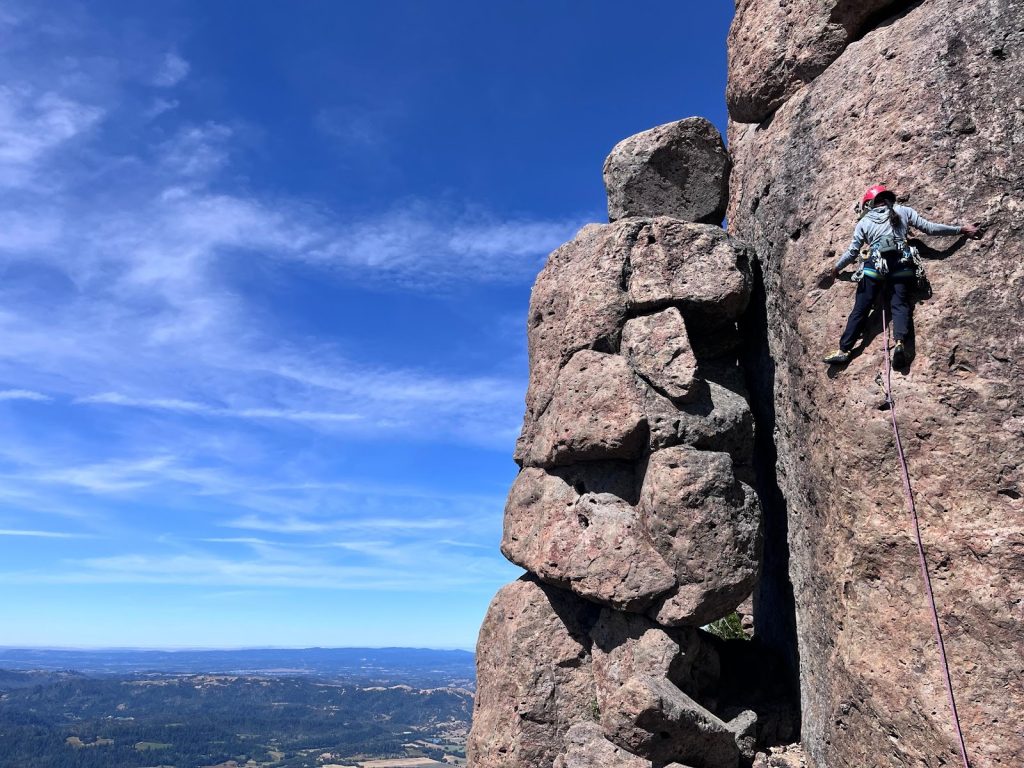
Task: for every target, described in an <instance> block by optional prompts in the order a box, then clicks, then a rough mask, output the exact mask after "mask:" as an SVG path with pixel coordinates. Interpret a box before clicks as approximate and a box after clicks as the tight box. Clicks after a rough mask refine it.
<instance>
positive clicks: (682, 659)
mask: <svg viewBox="0 0 1024 768" xmlns="http://www.w3.org/2000/svg"><path fill="white" fill-rule="evenodd" d="M591 637H592V638H593V641H594V644H593V649H592V654H593V672H594V680H595V685H596V689H597V700H598V706H599V708H600V711H601V725H602V727H603V728H604V730H605V734H606V735H607V737H608V739H609V740H611V741H612V742H614V743H615V744H618V745H619V746H621V747H623V748H625V749H627V750H629V751H631V752H636V753H640V754H642V755H644V756H645V757H648V758H649V759H651V760H654V761H655V762H666V761H672V760H676V761H682V760H685V761H686V762H687V763H689V764H692V765H694V766H701V767H702V768H703V767H704V766H707V767H708V768H711V766H721V767H722V768H726V767H728V768H732V767H733V766H735V765H736V764H737V760H738V757H739V748H738V746H737V744H736V738H735V734H734V733H733V732H732V731H731V730H730V729H729V727H728V726H727V725H726V724H725V723H724V722H722V720H720V719H719V718H718V717H717V716H715V715H714V714H713V713H712V712H711V711H709V710H708V709H707V708H706V707H704V706H703V705H701V704H700V703H698V702H697V701H696V700H695V699H694V698H693V696H692V695H691V694H693V695H700V694H704V695H707V693H708V692H709V691H713V690H714V689H715V688H716V684H717V678H718V658H717V655H716V654H715V652H714V650H713V648H711V647H710V646H709V645H707V644H706V643H705V642H702V640H701V633H699V632H697V631H696V630H686V629H683V630H674V631H673V630H667V629H665V628H662V627H659V626H657V625H656V624H654V623H653V622H651V621H650V620H648V619H645V618H643V617H641V616H628V615H626V614H622V613H618V612H616V611H609V610H605V611H602V612H601V617H600V619H599V620H598V622H597V624H596V625H595V626H594V629H593V631H592V633H591ZM687 691H688V692H689V693H687Z"/></svg>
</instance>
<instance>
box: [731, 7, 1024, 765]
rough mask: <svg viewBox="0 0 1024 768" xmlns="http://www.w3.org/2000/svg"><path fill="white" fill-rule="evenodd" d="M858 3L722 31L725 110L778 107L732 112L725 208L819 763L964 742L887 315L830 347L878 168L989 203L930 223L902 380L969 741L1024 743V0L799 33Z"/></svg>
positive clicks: (954, 206) (966, 201) (960, 200)
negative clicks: (781, 510)
mask: <svg viewBox="0 0 1024 768" xmlns="http://www.w3.org/2000/svg"><path fill="white" fill-rule="evenodd" d="M804 5H806V6H808V8H809V9H811V10H808V11H807V12H801V11H800V8H801V7H802V6H804ZM857 5H858V4H853V3H836V2H826V3H819V2H815V3H810V2H807V3H802V2H795V1H794V2H789V3H779V2H777V1H776V0H764V1H763V2H762V1H761V0H751V2H744V3H739V4H738V7H737V17H736V21H735V24H734V27H733V32H732V34H731V36H730V43H731V50H730V61H731V71H730V84H729V93H730V108H731V110H732V116H733V118H734V120H737V121H741V122H748V121H753V120H759V119H762V118H763V117H764V116H765V114H766V110H770V109H774V110H775V111H774V114H773V115H772V119H771V120H770V122H767V123H765V124H762V125H760V126H753V125H742V124H739V123H735V124H733V125H732V127H731V133H730V142H729V144H730V149H731V151H732V153H733V161H734V171H733V178H732V185H731V186H732V194H733V196H732V200H731V204H730V211H729V217H728V218H729V224H730V227H731V228H732V229H733V230H734V231H735V233H736V234H737V235H738V236H740V237H743V238H744V239H745V240H746V241H748V242H749V243H751V245H752V246H753V247H754V250H755V251H756V253H757V257H758V260H759V262H760V267H761V269H762V270H763V272H764V280H765V292H766V294H767V310H768V330H769V344H770V351H771V353H772V354H771V356H772V358H773V359H774V361H775V378H774V411H775V416H776V419H777V429H776V440H777V448H778V456H779V459H778V467H777V468H778V482H779V486H780V487H781V490H782V492H783V495H784V498H785V502H786V504H787V505H788V526H789V542H790V558H791V560H790V562H791V568H790V570H791V576H792V579H793V588H794V591H795V597H796V609H797V625H798V634H799V655H800V672H801V675H800V676H801V688H802V704H803V711H802V719H803V729H802V737H803V742H804V748H805V750H806V753H807V755H806V758H807V762H808V765H810V766H815V767H816V768H825V767H826V766H828V767H831V766H841V765H858V766H859V765H873V766H880V767H882V768H889V767H890V766H893V767H895V766H906V765H921V766H925V765H928V766H937V765H959V764H961V761H960V758H959V756H958V754H957V751H956V749H955V746H954V740H953V739H954V737H953V731H952V727H951V725H950V722H949V715H948V712H949V709H948V705H947V703H946V698H945V692H944V688H943V682H942V680H943V677H942V671H941V668H940V665H939V658H938V653H937V651H936V645H935V640H934V638H933V634H932V628H931V624H930V619H929V615H928V609H927V603H926V600H925V597H924V594H923V589H922V584H921V577H920V575H919V572H918V563H917V557H916V551H915V547H914V544H913V539H912V537H911V534H910V528H909V521H908V517H907V514H906V512H905V511H904V502H903V499H902V493H901V487H900V479H899V475H898V465H897V463H896V457H895V455H894V449H893V440H892V432H891V426H890V424H889V423H888V421H887V419H888V412H887V411H880V410H879V409H878V408H879V405H880V403H881V401H882V398H881V397H880V393H879V389H878V387H877V386H876V385H875V384H874V383H873V382H874V379H875V375H876V372H877V371H878V370H879V369H880V368H881V367H882V365H883V351H882V339H881V338H880V337H879V336H877V335H876V334H878V333H879V326H878V321H877V320H876V322H875V324H874V326H873V330H872V331H871V333H870V334H869V338H868V339H867V340H866V342H865V343H864V344H863V345H862V348H861V349H862V353H861V354H860V355H859V356H857V357H855V358H854V360H853V362H852V363H851V364H850V365H848V366H847V367H845V368H844V369H842V370H836V369H829V368H828V367H826V366H824V365H822V364H821V363H820V362H819V358H820V356H821V355H823V354H824V353H825V352H826V351H828V350H829V349H831V348H834V347H835V346H836V341H837V339H838V336H839V334H840V331H841V329H842V327H843V324H844V323H845V320H846V316H847V314H848V312H849V310H850V309H851V307H852V303H853V286H852V284H850V283H849V282H845V281H839V282H837V283H836V284H835V285H831V286H828V285H827V283H824V284H823V283H820V282H819V278H820V275H821V273H822V272H823V271H824V270H826V269H827V268H828V267H829V266H830V265H831V264H832V263H833V262H834V260H835V258H836V257H837V256H838V254H839V253H841V252H842V251H843V250H844V249H845V248H846V247H847V244H848V243H849V238H850V235H851V234H852V229H853V226H854V223H855V221H854V218H853V216H852V215H851V213H850V209H851V206H852V205H853V203H854V202H856V201H857V200H858V199H859V197H860V194H861V193H862V191H863V189H864V188H865V187H867V186H868V185H869V184H871V183H875V182H882V183H885V184H886V185H888V186H890V187H891V188H894V189H895V190H896V191H897V192H898V194H899V196H900V199H901V200H902V201H905V202H906V203H907V204H909V205H911V206H913V207H915V208H916V209H917V210H919V211H920V212H921V213H922V214H923V215H924V216H925V217H927V218H928V219H931V220H933V221H942V222H947V223H958V222H964V221H968V222H969V221H985V222H987V223H988V224H989V229H988V231H987V233H986V234H985V236H984V237H983V238H982V239H981V240H980V241H965V240H963V239H958V238H945V239H939V238H931V237H923V238H922V244H921V250H922V253H923V255H924V256H925V257H926V259H930V260H929V261H926V264H927V266H928V271H929V278H930V282H931V287H932V296H931V297H930V298H927V299H924V298H922V299H921V300H919V301H918V303H917V305H916V308H915V311H914V338H913V341H914V350H913V352H914V356H913V357H912V359H911V361H910V364H909V365H908V366H907V367H906V368H905V369H903V370H900V371H896V372H894V375H893V386H894V396H895V400H896V409H897V416H898V418H899V420H900V424H901V428H902V436H903V442H904V448H905V449H906V452H907V459H908V462H909V466H910V474H911V478H912V482H913V485H914V490H915V493H916V496H917V503H918V511H919V514H920V516H921V523H922V531H923V537H924V543H925V548H926V551H927V553H928V561H929V564H930V566H931V569H932V575H933V587H934V591H935V597H936V601H937V603H938V606H939V616H940V621H941V624H942V627H943V630H944V636H945V642H946V649H947V653H948V656H949V660H950V663H951V672H952V680H953V687H954V690H955V691H956V695H957V703H958V706H959V710H960V719H961V722H962V725H963V732H964V737H965V740H966V743H967V748H968V754H969V757H970V758H971V764H972V765H973V766H976V767H977V768H984V767H995V766H1009V765H1016V764H1018V763H1019V762H1020V757H1021V755H1024V729H1021V728H1020V722H1021V719H1022V713H1024V677H1022V675H1021V669H1022V668H1024V657H1022V649H1024V603H1022V602H1021V595H1022V594H1024V533H1022V524H1021V523H1022V520H1024V487H1022V485H1024V469H1022V467H1024V439H1022V438H1024V400H1022V395H1021V393H1022V391H1024V368H1022V367H1021V364H1020V361H1021V360H1022V359H1024V333H1022V331H1021V328H1022V325H1021V316H1022V299H1024V267H1022V264H1024V245H1022V243H1024V215H1022V214H1024V101H1022V98H1021V91H1020V82H1021V79H1022V76H1024V3H1021V2H1018V1H1016V0H1012V1H1011V0H998V1H996V2H966V3H965V2H962V0H958V1H956V2H953V1H952V0H923V1H922V2H916V3H899V4H892V5H893V10H896V11H898V14H897V15H895V16H893V17H891V18H881V17H874V22H877V23H871V24H869V26H868V27H867V28H863V27H862V28H860V29H859V30H857V32H856V33H855V34H853V35H847V37H846V39H845V41H843V42H841V43H836V42H832V43H828V44H827V45H821V46H819V44H818V43H807V42H804V41H806V40H808V39H811V40H819V39H823V38H821V36H820V35H819V34H818V33H817V32H813V33H811V34H810V37H809V38H808V34H809V30H811V28H812V27H814V28H815V29H822V28H824V27H822V19H823V18H824V15H823V14H828V15H829V18H830V19H831V18H833V17H841V13H840V10H839V9H840V8H843V9H851V8H855V6H857ZM863 5H865V6H871V7H872V9H877V8H878V7H879V6H883V5H884V6H888V5H890V4H888V3H865V4H863ZM781 8H785V9H788V11H789V13H788V15H786V16H784V17H782V18H780V17H777V14H779V13H782V11H781V10H780V9H781ZM780 22H781V23H780ZM828 23H831V22H828ZM840 25H841V26H842V24H840ZM840 37H841V36H840ZM858 37H859V39H858ZM826 54H827V55H826ZM802 56H807V57H809V58H810V59H812V60H813V61H814V62H815V63H814V65H813V67H811V68H810V69H809V70H806V71H805V72H804V73H803V74H794V76H793V77H788V78H787V77H778V76H775V75H772V76H769V75H768V73H772V72H774V71H776V70H778V71H780V72H783V71H786V72H792V73H797V63H798V62H799V61H800V60H801V57H802ZM786 62H790V63H786ZM758 72H763V73H766V74H765V75H764V76H763V77H762V76H760V75H758V74H757V73H758ZM798 80H799V81H800V83H802V84H803V85H802V87H800V83H797V81H798ZM787 97H788V98H787ZM755 610H756V609H755Z"/></svg>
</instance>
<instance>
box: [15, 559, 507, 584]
mask: <svg viewBox="0 0 1024 768" xmlns="http://www.w3.org/2000/svg"><path fill="white" fill-rule="evenodd" d="M66 565H67V567H66V568H65V569H63V570H60V571H51V572H45V573H44V572H38V571H32V570H20V571H6V572H0V578H3V579H4V581H6V582H7V583H14V584H24V583H35V584H39V583H43V584H46V583H49V584H174V585H188V586H209V587H218V588H224V587H292V588H301V589H328V590H396V591H403V592H408V591H413V592H418V591H433V590H458V589H473V590H477V589H479V588H480V584H481V580H482V578H481V577H482V571H483V569H484V568H485V567H486V566H487V565H489V560H488V561H487V563H483V562H477V561H473V560H470V559H462V560H460V561H455V560H454V559H452V560H450V561H449V565H448V567H445V568H434V569H422V568H420V567H414V566H415V565H416V564H414V563H408V564H407V567H404V568H399V567H396V566H395V564H394V563H393V562H390V563H388V564H386V565H381V564H371V565H344V564H332V563H327V562H316V561H310V560H308V559H307V560H305V561H303V562H272V561H267V560H266V559H262V558H257V559H250V560H239V559H229V558H225V557H217V556H212V555H143V554H127V555H116V556H113V557H97V558H84V559H79V560H74V561H69V562H67V563H66ZM509 570H511V569H509ZM493 578H494V577H493V576H490V577H489V578H487V582H490V581H491V580H492V579H493ZM488 587H492V585H491V584H490V583H488Z"/></svg>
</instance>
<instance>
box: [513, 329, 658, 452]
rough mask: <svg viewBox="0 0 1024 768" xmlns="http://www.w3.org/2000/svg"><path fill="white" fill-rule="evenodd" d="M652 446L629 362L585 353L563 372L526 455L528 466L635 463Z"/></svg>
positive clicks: (584, 351) (579, 354)
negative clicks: (626, 461)
mask: <svg viewBox="0 0 1024 768" xmlns="http://www.w3.org/2000/svg"><path fill="white" fill-rule="evenodd" d="M646 443H647V420H646V417H645V415H644V409H643V403H642V401H641V399H640V389H639V387H638V382H637V381H636V377H635V376H634V374H633V371H632V370H631V369H630V367H629V365H628V364H627V363H626V361H625V360H624V359H623V358H621V357H619V356H618V355H608V354H603V353H601V352H594V351H593V350H589V349H585V350H581V351H579V352H577V353H576V354H575V355H573V357H572V359H571V360H570V361H569V362H568V363H567V364H566V366H565V367H564V368H563V369H562V370H561V372H560V373H559V374H558V381H557V383H556V384H555V391H554V394H553V396H552V398H551V403H550V405H549V406H548V408H547V410H546V411H544V413H543V414H542V415H541V416H540V418H539V419H538V421H537V428H536V433H535V434H534V436H533V440H532V442H531V443H530V445H529V447H528V448H527V449H526V450H525V453H524V455H523V457H522V458H523V462H524V463H525V464H526V465H528V466H543V467H552V466H557V465H560V464H572V463H575V462H579V461H599V460H606V459H635V458H637V457H639V455H640V453H641V452H642V451H643V448H644V446H645V445H646Z"/></svg>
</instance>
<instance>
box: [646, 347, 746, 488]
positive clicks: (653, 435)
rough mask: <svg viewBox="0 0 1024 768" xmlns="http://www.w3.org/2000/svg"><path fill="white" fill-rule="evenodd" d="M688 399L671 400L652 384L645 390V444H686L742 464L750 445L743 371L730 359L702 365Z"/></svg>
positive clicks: (655, 448) (654, 448) (743, 464)
mask: <svg viewBox="0 0 1024 768" xmlns="http://www.w3.org/2000/svg"><path fill="white" fill-rule="evenodd" d="M700 370H701V374H702V378H701V379H698V380H697V382H696V384H695V387H694V391H695V394H694V395H693V397H692V400H691V402H688V403H675V402H672V401H671V400H669V399H668V398H667V397H665V396H664V395H662V394H660V393H658V392H656V391H655V390H654V389H652V388H647V389H646V390H645V391H644V412H645V413H646V414H647V426H648V431H649V440H650V449H651V450H652V451H657V450H661V449H662V448H669V447H671V446H674V445H688V446H691V447H693V448H698V449H700V450H703V451H718V452H725V453H728V454H729V455H730V456H731V457H732V459H733V462H734V464H735V465H737V469H739V467H740V466H743V467H744V469H746V467H747V465H749V463H750V461H751V457H752V456H751V455H752V452H753V448H754V419H753V416H752V415H751V412H750V404H749V402H748V401H747V391H746V386H745V385H744V381H743V371H742V370H740V368H739V367H738V366H737V365H736V364H735V363H731V364H730V363H723V364H703V365H701V369H700Z"/></svg>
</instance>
